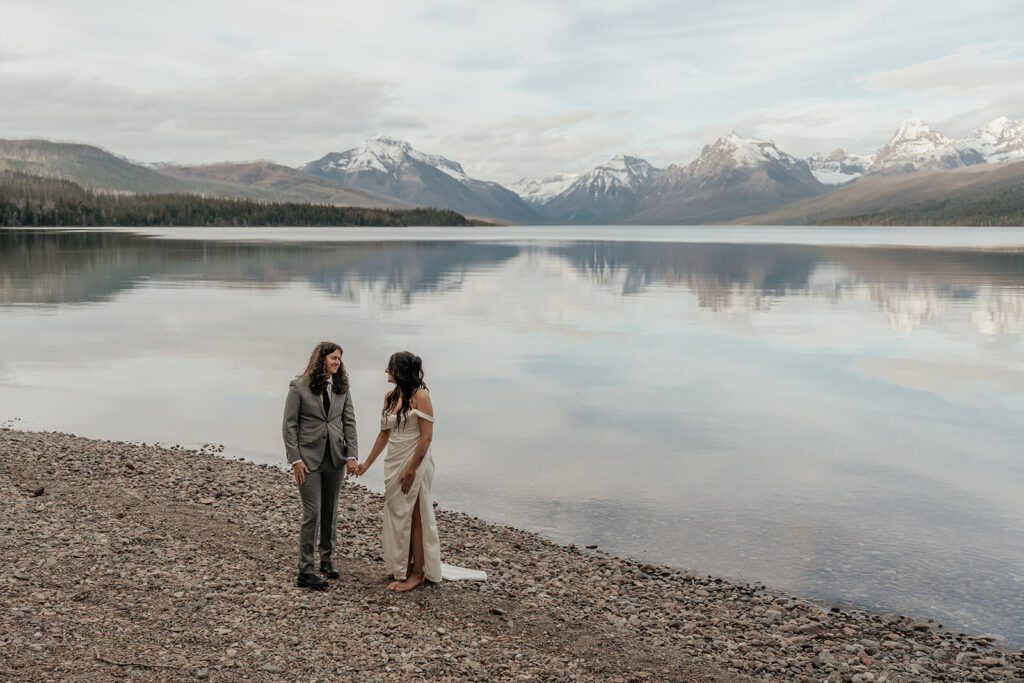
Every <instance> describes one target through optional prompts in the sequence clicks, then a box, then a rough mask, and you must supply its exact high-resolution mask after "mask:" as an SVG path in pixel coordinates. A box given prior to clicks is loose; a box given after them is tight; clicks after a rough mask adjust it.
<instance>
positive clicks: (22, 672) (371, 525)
mask: <svg viewBox="0 0 1024 683" xmlns="http://www.w3.org/2000/svg"><path fill="white" fill-rule="evenodd" d="M381 502H382V500H381V497H380V496H379V495H377V494H374V493H372V492H370V491H368V490H367V489H365V488H363V487H362V486H360V485H358V484H354V483H352V482H349V483H347V484H346V485H345V489H344V491H343V494H342V502H341V522H340V527H339V531H338V539H339V543H340V554H339V557H338V558H337V560H338V562H337V563H338V565H339V568H340V569H341V570H342V572H343V573H344V576H343V578H342V579H341V581H339V582H336V583H333V584H332V587H331V590H329V591H327V592H324V593H314V592H309V591H304V590H301V589H298V588H296V587H294V579H295V543H296V537H297V533H298V522H299V503H298V495H297V493H296V491H295V488H294V486H293V485H292V483H291V481H290V478H289V475H288V474H287V473H286V472H284V471H283V470H282V469H279V468H275V467H269V466H266V465H255V464H252V463H247V462H242V461H237V460H227V459H225V458H223V457H221V456H219V455H218V454H217V453H216V452H214V451H213V450H207V451H199V452H197V451H189V450H185V449H181V448H163V447H156V446H148V445H146V444H131V443H122V442H109V441H96V440H90V439H84V438H80V437H76V436H73V435H69V434H59V433H40V432H27V431H18V430H12V429H0V529H2V530H3V543H2V544H0V610H2V611H0V680H2V681H53V680H61V681H110V680H113V679H123V680H130V681H135V680H139V681H172V680H210V681H216V680H223V681H228V680H231V681H234V680H253V681H273V680H287V681H326V680H344V681H364V680H365V681H371V680H372V681H392V680H394V681H399V680H402V681H406V680H432V681H527V680H536V681H571V680H578V681H622V682H624V681H747V680H795V681H855V682H857V681H876V682H881V681H909V680H944V681H1002V680H1021V679H1022V678H1024V654H1022V653H1021V652H1009V651H1006V650H1001V649H999V648H998V646H997V644H996V643H993V642H992V641H991V640H989V639H986V638H983V637H981V638H969V637H966V636H958V635H954V634H950V633H947V632H945V631H943V630H942V629H941V628H939V627H938V626H937V625H935V624H932V623H927V622H918V621H915V620H914V619H911V618H908V617H898V616H883V615H874V614H867V613H863V612H858V611H839V610H836V609H826V608H823V607H820V606H818V605H815V604H814V603H812V602H809V601H806V600H800V599H796V598H790V597H788V596H783V595H778V594H774V593H772V592H770V591H767V590H764V589H763V588H762V587H760V586H752V585H738V584H733V583H730V582H728V581H725V580H722V579H718V578H713V577H708V576H700V575H696V574H691V573H687V572H684V571H679V570H675V569H672V568H668V567H660V566H652V565H649V564H642V563H637V562H634V561H631V560H625V559H620V558H616V557H612V556H609V555H606V554H603V553H601V552H599V551H593V550H586V549H578V548H576V547H573V546H568V547H566V546H560V545H557V544H555V543H552V542H550V541H547V540H545V539H543V538H541V537H539V536H537V535H535V534H531V533H528V532H524V531H520V530H518V529H514V528H510V527H502V526H496V525H493V524H489V523H486V522H484V521H482V520H479V519H477V518H474V517H471V516H468V515H464V514H460V513H456V512H449V511H445V510H439V511H438V527H439V530H440V532H441V540H442V552H443V556H444V558H445V559H446V561H449V562H451V563H453V564H462V565H465V566H468V567H480V568H483V569H486V570H487V571H488V572H489V575H490V580H489V581H488V582H486V583H483V584H473V583H453V584H452V583H445V584H443V585H439V586H428V587H426V588H424V589H421V590H416V591H413V592H412V593H410V594H406V595H392V594H389V593H388V592H387V591H386V590H385V589H384V587H385V584H386V580H387V579H386V577H385V576H384V567H383V563H382V561H381V559H380V555H379V547H378V534H379V526H380V519H381V514H382V513H381Z"/></svg>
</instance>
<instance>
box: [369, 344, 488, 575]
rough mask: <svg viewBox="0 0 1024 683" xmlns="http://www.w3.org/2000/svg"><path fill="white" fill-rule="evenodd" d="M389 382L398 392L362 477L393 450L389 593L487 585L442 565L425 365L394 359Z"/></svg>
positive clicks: (387, 506)
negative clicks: (458, 583)
mask: <svg viewBox="0 0 1024 683" xmlns="http://www.w3.org/2000/svg"><path fill="white" fill-rule="evenodd" d="M386 372H387V375H388V382H391V383H392V384H394V385H395V388H394V389H393V390H392V391H391V392H389V393H388V394H387V396H385V397H384V410H383V411H381V427H380V433H379V434H378V435H377V440H376V441H375V442H374V444H373V448H371V449H370V454H369V456H367V459H366V462H365V463H362V464H360V465H359V466H358V469H357V473H358V474H359V475H362V474H363V473H364V472H366V470H368V469H369V468H370V466H371V465H372V464H373V462H374V461H375V460H376V459H377V457H378V456H379V455H380V454H381V452H382V451H383V450H384V447H385V446H387V449H388V453H387V456H385V458H384V531H383V537H382V541H383V545H384V562H385V563H386V564H387V569H388V573H389V574H391V576H393V577H394V579H395V580H394V581H393V582H392V583H391V584H390V585H388V590H392V591H395V592H398V593H404V592H405V591H409V590H412V589H413V588H416V587H417V586H419V585H421V584H423V582H424V581H432V582H435V583H437V582H440V581H441V580H442V579H445V580H449V581H455V580H475V581H482V580H485V579H486V577H487V575H486V574H485V573H484V572H479V571H474V570H470V569H462V568H461V567H452V566H450V565H445V564H443V563H442V562H441V542H440V539H439V538H438V535H437V523H436V521H435V520H434V501H433V498H432V497H431V493H430V491H431V485H432V484H433V481H434V460H433V458H432V457H431V456H430V442H431V440H432V439H433V435H434V407H433V404H432V403H431V401H430V393H429V392H428V391H427V386H426V384H424V383H423V361H422V360H421V359H420V357H419V356H417V355H415V354H412V353H409V352H408V351H401V352H399V353H395V354H392V356H391V358H390V359H389V360H388V367H387V370H386Z"/></svg>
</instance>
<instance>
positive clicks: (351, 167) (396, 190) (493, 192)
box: [300, 135, 538, 222]
mask: <svg viewBox="0 0 1024 683" xmlns="http://www.w3.org/2000/svg"><path fill="white" fill-rule="evenodd" d="M300 170H302V171H304V172H306V173H310V174H312V175H315V176H319V177H321V178H329V179H331V180H336V181H338V182H341V183H342V184H344V185H346V186H349V187H355V188H358V189H361V190H366V191H368V192H372V193H374V194H377V195H380V196H384V197H394V198H396V199H401V200H404V201H406V202H409V203H412V204H415V205H417V206H432V207H437V208H444V209H453V210H455V211H458V212H459V213H462V214H465V215H467V216H483V217H487V218H497V219H501V220H508V221H516V222H533V221H536V220H537V218H538V216H537V214H536V213H535V212H534V211H533V209H531V208H530V207H529V206H527V205H526V203H525V202H524V201H523V200H522V199H521V198H520V197H519V195H517V194H516V193H515V192H512V191H511V190H508V189H506V188H505V187H502V186H501V185H499V184H498V183H493V182H488V181H484V180H476V179H474V178H470V177H469V176H468V175H467V174H466V172H465V171H464V170H463V168H462V165H461V164H459V163H457V162H455V161H452V160H451V159H448V158H446V157H443V156H440V155H435V154H424V153H423V152H420V151H419V150H416V149H414V148H413V147H412V145H410V144H409V143H408V142H406V141H404V140H399V139H397V138H393V137H390V136H388V135H376V136H374V137H373V138H371V139H370V140H367V141H366V143H365V144H364V145H363V146H362V147H356V148H354V149H350V150H348V151H345V152H332V153H330V154H327V155H325V156H323V157H321V158H320V159H318V160H316V161H311V162H310V163H308V164H306V165H305V166H303V167H302V168H301V169H300Z"/></svg>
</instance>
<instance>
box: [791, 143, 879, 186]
mask: <svg viewBox="0 0 1024 683" xmlns="http://www.w3.org/2000/svg"><path fill="white" fill-rule="evenodd" d="M872 159H873V157H870V156H862V155H860V154H850V153H849V152H847V151H845V150H844V149H843V148H842V147H839V148H837V149H836V150H835V151H833V152H832V153H831V154H828V155H825V154H820V153H819V154H812V155H811V156H809V157H807V160H806V161H807V165H808V166H809V167H810V169H811V173H812V174H813V175H814V177H815V178H817V179H818V182H819V183H823V184H825V185H844V184H846V183H848V182H850V181H852V180H856V179H857V178H859V177H861V176H862V175H864V172H865V171H867V170H868V167H869V166H870V165H871V161H872Z"/></svg>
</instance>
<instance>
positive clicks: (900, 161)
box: [868, 119, 985, 174]
mask: <svg viewBox="0 0 1024 683" xmlns="http://www.w3.org/2000/svg"><path fill="white" fill-rule="evenodd" d="M984 162H985V158H984V157H983V156H982V155H981V153H979V152H978V151H977V150H975V149H973V148H971V147H970V146H968V145H966V144H964V143H963V142H959V141H956V140H952V139H950V138H948V137H946V136H945V135H943V134H942V133H939V132H938V131H936V130H935V129H933V128H932V127H931V126H929V125H928V124H927V123H925V122H924V121H922V120H921V119H907V120H906V121H904V122H903V123H902V124H901V125H900V127H899V128H898V129H897V130H896V133H895V134H894V135H893V136H892V138H891V139H890V140H889V142H888V143H886V145H885V146H884V147H882V149H880V150H878V153H877V154H876V155H875V159H874V161H873V162H872V164H871V166H870V167H869V168H868V173H881V174H892V173H910V172H913V171H922V170H933V169H944V168H959V167H961V166H971V165H972V164H980V163H984Z"/></svg>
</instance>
